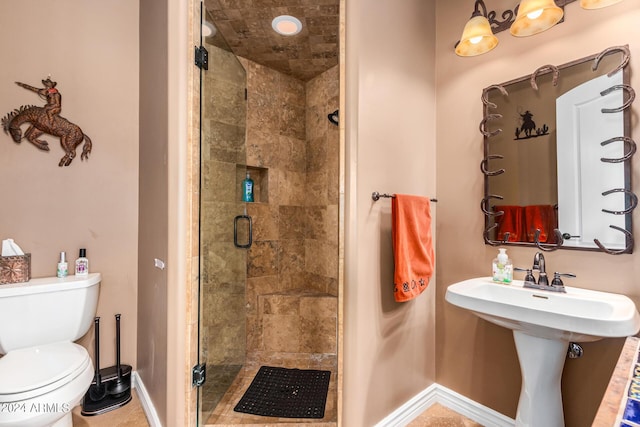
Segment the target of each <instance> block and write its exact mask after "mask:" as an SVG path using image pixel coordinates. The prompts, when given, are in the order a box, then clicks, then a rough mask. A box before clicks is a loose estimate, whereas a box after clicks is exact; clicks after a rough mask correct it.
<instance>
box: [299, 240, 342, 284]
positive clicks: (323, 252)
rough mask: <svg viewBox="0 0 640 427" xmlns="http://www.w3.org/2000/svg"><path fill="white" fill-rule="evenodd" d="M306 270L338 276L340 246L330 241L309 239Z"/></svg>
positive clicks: (323, 274)
mask: <svg viewBox="0 0 640 427" xmlns="http://www.w3.org/2000/svg"><path fill="white" fill-rule="evenodd" d="M304 246H305V271H308V272H311V273H316V274H319V275H322V276H327V277H337V276H338V247H337V246H336V245H333V244H330V243H324V242H321V241H318V240H311V239H307V240H305V242H304Z"/></svg>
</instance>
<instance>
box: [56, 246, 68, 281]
mask: <svg viewBox="0 0 640 427" xmlns="http://www.w3.org/2000/svg"><path fill="white" fill-rule="evenodd" d="M67 274H69V264H68V263H67V254H66V253H65V252H60V262H58V270H57V272H56V276H58V277H60V278H62V277H67Z"/></svg>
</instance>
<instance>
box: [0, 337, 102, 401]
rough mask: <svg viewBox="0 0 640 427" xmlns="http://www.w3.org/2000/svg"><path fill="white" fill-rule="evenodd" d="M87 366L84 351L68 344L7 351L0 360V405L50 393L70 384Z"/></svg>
mask: <svg viewBox="0 0 640 427" xmlns="http://www.w3.org/2000/svg"><path fill="white" fill-rule="evenodd" d="M90 363H91V359H90V358H89V354H88V353H87V350H85V349H84V347H82V346H80V345H78V344H74V343H71V342H58V343H53V344H46V345H41V346H36V347H29V348H23V349H19V350H14V351H10V352H9V353H7V354H5V355H4V356H3V357H2V358H1V359H0V378H2V381H0V403H4V402H17V401H21V400H26V399H31V398H34V397H37V396H40V395H42V394H45V393H49V392H50V391H52V390H55V389H57V388H59V387H61V386H63V385H65V384H67V383H68V382H70V381H72V380H73V379H74V378H75V377H77V376H78V375H80V374H81V373H82V372H83V371H84V370H85V369H86V368H87V365H88V364H90Z"/></svg>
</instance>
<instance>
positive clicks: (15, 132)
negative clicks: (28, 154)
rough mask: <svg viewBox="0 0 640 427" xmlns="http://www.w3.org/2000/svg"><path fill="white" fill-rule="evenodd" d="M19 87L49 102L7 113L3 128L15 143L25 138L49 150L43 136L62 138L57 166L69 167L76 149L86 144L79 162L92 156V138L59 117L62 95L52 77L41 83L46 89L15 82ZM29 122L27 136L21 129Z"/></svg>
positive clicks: (40, 147)
mask: <svg viewBox="0 0 640 427" xmlns="http://www.w3.org/2000/svg"><path fill="white" fill-rule="evenodd" d="M16 84H17V85H18V86H20V87H23V88H25V89H28V90H30V91H33V92H35V93H37V94H38V95H40V97H41V98H43V99H45V100H46V101H47V103H46V105H45V106H44V107H38V106H35V105H23V106H21V107H20V108H17V109H15V110H13V111H12V112H10V113H8V114H7V115H6V116H5V117H4V118H3V119H2V121H1V123H2V129H3V130H4V132H5V133H8V134H10V135H11V137H12V138H13V140H14V141H15V142H16V143H20V142H21V141H22V138H26V139H27V141H29V142H30V143H32V144H33V145H35V146H36V147H38V148H39V149H41V150H43V151H49V144H48V143H47V141H44V140H42V139H38V138H39V137H40V136H41V135H42V134H43V133H47V134H49V135H53V136H57V137H59V138H60V145H61V146H62V149H63V150H64V151H65V155H64V156H63V157H62V158H61V159H60V163H58V166H69V165H70V164H71V162H72V161H73V159H74V158H75V157H76V148H77V147H78V146H79V145H80V144H81V143H82V141H85V143H84V145H83V148H82V154H81V155H80V159H82V160H85V159H89V153H91V147H92V144H91V139H89V137H88V136H87V135H85V134H84V133H83V132H82V129H80V127H79V126H78V125H76V124H74V123H71V122H70V121H69V120H67V119H65V118H64V117H62V116H60V111H61V110H62V95H61V94H60V92H59V91H58V89H56V84H57V83H56V82H54V81H51V78H47V79H46V80H42V84H43V85H44V87H43V88H36V87H33V86H29V85H28V84H25V83H20V82H16ZM24 123H29V128H28V129H27V130H26V132H25V133H24V135H23V134H22V129H20V126H21V125H22V124H24Z"/></svg>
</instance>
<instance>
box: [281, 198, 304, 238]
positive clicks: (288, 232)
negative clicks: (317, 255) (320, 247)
mask: <svg viewBox="0 0 640 427" xmlns="http://www.w3.org/2000/svg"><path fill="white" fill-rule="evenodd" d="M278 225H279V228H278V230H279V232H278V237H279V238H280V239H283V240H285V239H286V240H302V239H304V237H305V230H306V212H305V208H304V207H302V206H289V205H281V206H280V209H279V224H278Z"/></svg>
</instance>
